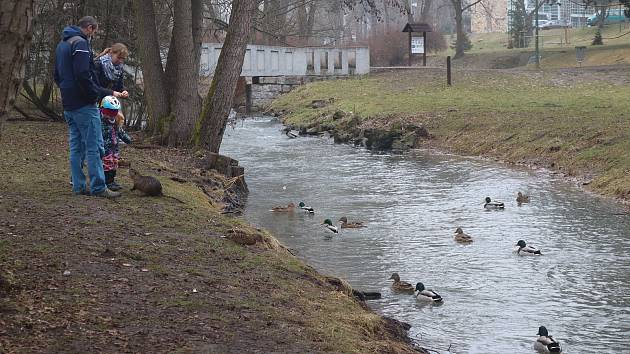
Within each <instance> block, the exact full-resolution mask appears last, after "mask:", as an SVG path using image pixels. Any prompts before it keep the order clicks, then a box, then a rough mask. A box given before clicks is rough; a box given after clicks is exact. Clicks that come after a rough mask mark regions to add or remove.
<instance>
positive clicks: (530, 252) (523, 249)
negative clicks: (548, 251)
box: [516, 240, 542, 256]
mask: <svg viewBox="0 0 630 354" xmlns="http://www.w3.org/2000/svg"><path fill="white" fill-rule="evenodd" d="M516 246H518V249H516V254H518V255H519V256H542V253H541V252H540V250H539V249H538V248H536V247H534V246H528V245H527V243H525V241H523V240H518V242H517V243H516Z"/></svg>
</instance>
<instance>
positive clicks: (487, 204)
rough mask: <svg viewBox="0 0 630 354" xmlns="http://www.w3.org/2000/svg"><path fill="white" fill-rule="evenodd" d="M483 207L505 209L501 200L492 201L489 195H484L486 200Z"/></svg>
mask: <svg viewBox="0 0 630 354" xmlns="http://www.w3.org/2000/svg"><path fill="white" fill-rule="evenodd" d="M483 207H484V208H485V209H489V210H500V209H505V204H503V202H499V201H493V200H492V199H490V197H486V202H485V204H484V205H483Z"/></svg>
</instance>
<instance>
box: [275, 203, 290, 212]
mask: <svg viewBox="0 0 630 354" xmlns="http://www.w3.org/2000/svg"><path fill="white" fill-rule="evenodd" d="M293 209H295V204H293V203H289V205H287V206H286V207H280V206H277V207H273V208H271V210H270V211H275V212H284V213H286V212H289V211H293Z"/></svg>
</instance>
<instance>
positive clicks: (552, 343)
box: [534, 326, 562, 353]
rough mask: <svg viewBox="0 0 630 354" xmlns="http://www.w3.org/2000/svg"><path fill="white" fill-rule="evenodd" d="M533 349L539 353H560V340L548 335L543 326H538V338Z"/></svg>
mask: <svg viewBox="0 0 630 354" xmlns="http://www.w3.org/2000/svg"><path fill="white" fill-rule="evenodd" d="M534 349H535V350H536V351H537V352H539V353H560V352H562V348H561V347H560V342H558V341H557V340H555V339H553V337H552V336H550V335H549V332H548V331H547V328H546V327H545V326H540V327H538V339H537V340H536V342H535V343H534Z"/></svg>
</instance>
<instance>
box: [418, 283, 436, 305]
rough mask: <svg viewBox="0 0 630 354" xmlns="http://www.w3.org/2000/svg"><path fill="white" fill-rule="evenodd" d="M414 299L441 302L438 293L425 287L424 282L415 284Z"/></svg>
mask: <svg viewBox="0 0 630 354" xmlns="http://www.w3.org/2000/svg"><path fill="white" fill-rule="evenodd" d="M414 294H415V296H416V299H418V300H423V301H432V302H442V297H441V296H440V294H438V293H436V292H435V291H433V290H431V289H425V288H424V284H422V283H418V284H416V291H415V292H414Z"/></svg>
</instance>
